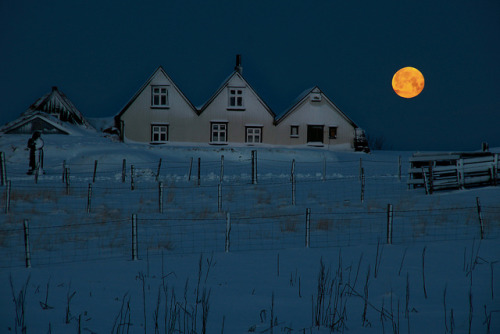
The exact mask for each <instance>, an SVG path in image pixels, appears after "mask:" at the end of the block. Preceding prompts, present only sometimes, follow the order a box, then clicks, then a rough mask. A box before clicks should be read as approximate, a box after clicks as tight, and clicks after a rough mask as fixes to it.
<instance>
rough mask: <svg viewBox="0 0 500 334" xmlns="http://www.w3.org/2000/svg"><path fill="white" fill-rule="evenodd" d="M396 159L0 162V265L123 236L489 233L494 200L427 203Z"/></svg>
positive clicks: (499, 212)
mask: <svg viewBox="0 0 500 334" xmlns="http://www.w3.org/2000/svg"><path fill="white" fill-rule="evenodd" d="M407 167H408V166H407V164H405V163H402V162H401V159H398V160H396V161H392V160H391V161H375V160H371V161H364V160H362V159H360V160H352V161H342V162H330V161H326V160H323V161H313V162H295V161H291V162H289V161H277V160H272V159H259V160H258V162H256V161H253V162H252V160H251V159H241V160H239V161H224V160H223V158H222V159H221V160H218V161H203V162H202V161H201V159H200V160H198V159H191V160H190V161H187V162H168V163H165V162H163V161H161V160H160V161H157V162H140V163H135V164H134V165H131V164H129V165H127V163H126V162H125V161H124V162H123V163H122V164H116V163H101V162H94V163H93V164H71V166H69V164H66V163H64V162H63V163H61V164H57V165H52V166H45V170H44V171H45V173H44V174H42V173H41V174H40V175H38V176H36V175H26V174H25V173H24V172H22V171H20V170H18V169H16V168H15V166H13V165H7V168H6V169H4V171H5V170H7V171H8V173H6V176H5V178H4V179H3V180H4V181H5V182H4V186H3V187H1V188H0V191H2V194H1V199H0V201H1V205H0V208H2V213H0V221H1V222H2V224H1V226H0V268H11V267H18V266H27V265H28V263H27V261H28V258H29V265H33V266H43V265H47V264H54V263H65V262H78V261H95V260H105V259H125V260H126V259H131V258H132V257H133V255H132V248H133V246H132V245H133V243H134V238H135V242H136V244H137V249H138V257H139V258H145V257H149V256H152V257H154V256H159V255H161V254H188V253H200V252H224V251H230V252H239V251H254V250H277V249H285V248H302V247H304V248H305V247H311V248H316V247H344V246H350V245H359V244H376V243H378V242H382V243H401V244H402V243H406V242H413V241H441V240H460V239H473V238H498V237H499V236H500V235H499V234H500V232H499V231H500V229H499V227H500V226H499V225H500V207H496V206H495V205H483V206H482V207H481V205H480V203H479V200H478V201H477V203H469V204H467V205H463V203H462V202H461V203H458V204H455V205H445V204H439V205H438V204H435V203H434V201H433V196H434V195H433V196H426V195H425V192H424V190H422V189H416V190H409V189H408V187H407V184H406V180H407V179H406V175H404V173H403V172H402V171H403V170H405V168H407ZM68 168H70V170H68ZM388 203H391V207H392V205H394V208H393V209H391V210H389V208H388V206H387V205H388ZM132 215H137V216H136V217H137V220H136V221H137V233H133V228H132V218H131V217H132ZM389 221H390V223H389ZM25 222H27V228H25V227H24V223H25ZM389 225H390V227H389ZM389 230H390V231H391V234H390V239H389V235H388V233H389V232H388V231H389ZM27 237H28V240H26V238H27ZM27 244H28V246H27Z"/></svg>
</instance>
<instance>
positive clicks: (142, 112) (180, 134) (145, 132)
mask: <svg viewBox="0 0 500 334" xmlns="http://www.w3.org/2000/svg"><path fill="white" fill-rule="evenodd" d="M155 85H167V86H168V102H169V106H168V108H163V107H162V108H155V107H152V106H151V95H152V91H151V86H155ZM196 118H197V114H196V112H195V111H194V110H193V108H192V107H191V105H190V104H189V103H188V102H187V101H186V100H185V99H184V97H183V95H182V94H181V93H180V92H179V91H178V90H177V89H176V88H175V84H174V83H173V82H171V81H170V80H169V78H168V77H166V76H165V75H164V74H163V71H161V70H158V71H156V73H155V74H154V75H153V77H152V78H151V80H150V82H149V84H148V85H147V86H146V87H144V89H143V90H142V91H141V92H140V93H139V95H138V96H137V97H136V99H135V100H134V101H133V102H132V103H131V104H130V105H129V106H128V108H127V109H126V110H125V112H124V113H123V114H122V115H121V120H122V121H123V123H124V138H126V139H127V140H131V141H138V142H150V141H151V125H152V124H165V125H169V127H168V132H169V133H168V141H176V142H183V141H193V138H192V136H191V135H190V132H189V130H190V127H191V125H192V124H193V123H195V122H196Z"/></svg>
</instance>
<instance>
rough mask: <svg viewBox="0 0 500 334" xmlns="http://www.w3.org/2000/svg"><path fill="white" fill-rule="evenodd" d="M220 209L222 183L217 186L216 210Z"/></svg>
mask: <svg viewBox="0 0 500 334" xmlns="http://www.w3.org/2000/svg"><path fill="white" fill-rule="evenodd" d="M221 211H222V184H221V183H219V185H218V186H217V212H221Z"/></svg>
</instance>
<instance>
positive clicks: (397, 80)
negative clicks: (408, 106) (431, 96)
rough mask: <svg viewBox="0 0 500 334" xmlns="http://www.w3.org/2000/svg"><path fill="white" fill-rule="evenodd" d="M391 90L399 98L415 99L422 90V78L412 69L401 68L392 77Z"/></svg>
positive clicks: (417, 71)
mask: <svg viewBox="0 0 500 334" xmlns="http://www.w3.org/2000/svg"><path fill="white" fill-rule="evenodd" d="M392 89H394V91H395V92H396V94H398V95H399V96H401V97H404V98H407V99H410V98H412V97H415V96H417V95H418V94H420V92H422V89H424V76H423V75H422V73H420V71H419V70H417V69H416V68H414V67H403V68H402V69H400V70H399V71H397V72H396V74H394V76H393V77H392Z"/></svg>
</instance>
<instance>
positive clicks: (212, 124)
mask: <svg viewBox="0 0 500 334" xmlns="http://www.w3.org/2000/svg"><path fill="white" fill-rule="evenodd" d="M215 125H218V126H219V129H217V134H218V135H217V137H218V140H216V141H214V131H215V130H214V126H215ZM221 125H224V127H225V128H224V130H221V129H220V126H221ZM228 130H229V125H228V122H210V144H216V145H225V144H227V142H228V137H229V136H228V134H229V131H228ZM221 133H224V136H225V137H224V138H225V140H224V141H221V140H220V134H221Z"/></svg>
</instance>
